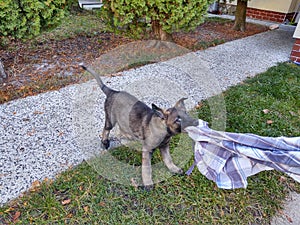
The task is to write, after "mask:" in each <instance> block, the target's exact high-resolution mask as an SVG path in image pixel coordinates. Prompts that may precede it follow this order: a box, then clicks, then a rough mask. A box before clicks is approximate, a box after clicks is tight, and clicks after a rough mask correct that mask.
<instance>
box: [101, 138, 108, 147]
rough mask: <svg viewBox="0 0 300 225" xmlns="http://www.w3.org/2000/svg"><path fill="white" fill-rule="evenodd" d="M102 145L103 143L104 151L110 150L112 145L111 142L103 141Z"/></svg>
mask: <svg viewBox="0 0 300 225" xmlns="http://www.w3.org/2000/svg"><path fill="white" fill-rule="evenodd" d="M101 143H102V147H103V148H104V149H108V148H109V145H110V141H109V140H103V141H101Z"/></svg>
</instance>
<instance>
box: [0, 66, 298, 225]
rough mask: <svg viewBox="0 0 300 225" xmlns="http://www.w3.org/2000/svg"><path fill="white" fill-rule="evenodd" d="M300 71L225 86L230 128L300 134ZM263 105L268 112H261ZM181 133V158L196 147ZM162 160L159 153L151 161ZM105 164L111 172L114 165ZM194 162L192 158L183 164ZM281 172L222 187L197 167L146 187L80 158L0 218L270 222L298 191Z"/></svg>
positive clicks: (204, 110)
mask: <svg viewBox="0 0 300 225" xmlns="http://www.w3.org/2000/svg"><path fill="white" fill-rule="evenodd" d="M299 78H300V68H299V67H297V66H295V65H293V64H287V63H285V64H280V65H278V66H276V67H273V68H271V69H269V70H268V71H267V72H265V73H263V74H260V75H258V76H257V77H255V78H253V79H249V80H247V81H245V82H244V84H243V85H239V86H236V87H232V88H230V89H229V90H228V91H226V92H224V93H223V95H224V97H225V101H226V107H227V130H228V131H234V132H251V133H256V134H259V135H266V136H280V135H286V136H300V133H299V125H300V124H299V116H300V110H299V109H300V105H299V104H300V99H299V98H300V79H299ZM264 109H268V110H269V113H267V114H265V113H263V111H262V110H264ZM199 117H200V118H201V119H204V120H206V121H211V118H210V110H209V105H208V101H204V102H203V106H202V107H201V108H200V109H199ZM267 120H272V121H273V123H272V124H267V123H266V121H267ZM182 140H183V144H184V143H185V142H186V138H185V137H181V136H177V137H176V138H175V139H174V141H173V142H172V152H173V153H172V154H173V155H174V158H175V161H176V162H177V163H180V162H181V161H183V158H182V156H179V157H176V156H178V154H179V152H180V151H182V152H187V151H191V149H189V147H187V146H188V145H187V146H184V147H182V143H181V142H182ZM106 154H108V153H106ZM111 154H112V155H113V156H114V157H115V158H117V159H118V160H120V161H124V162H126V164H127V165H132V166H133V167H138V166H139V165H140V164H141V157H140V154H139V152H137V151H132V150H130V148H128V147H122V148H119V149H116V150H113V151H112V152H111ZM179 155H180V154H179ZM183 155H184V154H183ZM160 161H161V159H160V156H159V154H158V153H155V155H154V160H153V163H154V164H155V163H159V162H160ZM106 163H107V172H110V171H111V170H113V169H114V165H113V164H111V163H110V162H106ZM191 164H192V159H189V160H188V163H186V164H185V165H184V168H185V169H188V168H189V166H190V165H191ZM100 174H102V175H100ZM282 176H284V175H283V174H282V173H279V172H275V171H266V172H261V173H259V174H258V175H255V176H253V177H250V178H249V179H248V182H249V185H248V187H247V189H237V190H221V189H218V188H217V187H216V185H215V184H214V183H213V182H212V181H209V180H207V179H206V178H205V177H204V176H203V175H201V174H200V173H199V172H198V171H197V169H195V170H194V171H193V173H192V175H191V176H189V177H188V176H172V177H170V178H168V179H166V180H165V181H163V182H160V183H157V184H156V185H155V188H154V190H153V191H151V192H145V191H143V190H142V189H140V188H136V187H134V186H128V185H121V184H118V183H116V182H113V181H110V179H105V177H106V175H105V174H103V173H97V172H96V171H95V170H94V169H92V167H91V166H89V165H88V164H87V163H82V164H81V165H79V166H77V167H76V168H74V169H71V170H69V171H66V172H64V173H62V174H61V175H60V176H58V177H57V179H56V180H55V181H53V182H49V181H48V182H44V183H43V184H42V185H41V186H40V187H35V189H34V190H32V191H31V192H29V193H28V194H25V195H24V196H23V197H22V198H19V199H17V200H15V201H13V202H11V203H10V204H9V205H6V206H4V207H2V208H0V223H2V224H6V223H8V224H9V223H12V222H14V223H16V224H268V223H269V220H270V218H271V217H272V216H273V215H274V214H275V213H276V210H278V209H279V208H280V207H281V203H282V201H283V200H284V198H285V196H286V195H287V193H288V190H290V189H293V190H296V191H300V185H299V184H296V183H295V182H293V181H292V180H291V179H290V178H284V179H283V178H282ZM14 217H15V218H14Z"/></svg>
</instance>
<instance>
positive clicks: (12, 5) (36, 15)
mask: <svg viewBox="0 0 300 225" xmlns="http://www.w3.org/2000/svg"><path fill="white" fill-rule="evenodd" d="M66 4H67V3H66V0H5V1H1V2H0V36H2V37H3V36H11V37H15V38H30V37H32V36H36V35H38V34H39V33H40V32H41V31H42V30H44V29H49V28H51V27H54V26H56V25H58V24H59V23H60V21H61V20H62V18H64V16H65V14H66V12H67V7H66Z"/></svg>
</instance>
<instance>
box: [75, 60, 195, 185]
mask: <svg viewBox="0 0 300 225" xmlns="http://www.w3.org/2000/svg"><path fill="white" fill-rule="evenodd" d="M80 65H81V67H82V68H83V69H85V70H86V71H88V72H89V73H91V74H92V75H93V76H94V77H95V78H96V80H97V83H98V84H99V86H100V88H101V90H102V91H103V92H104V94H105V95H106V99H105V103H104V110H105V125H104V129H103V132H102V141H101V142H102V144H103V147H104V148H105V149H108V148H109V144H110V143H109V133H110V131H111V130H112V129H113V127H114V126H115V125H116V124H118V126H119V128H120V131H121V133H123V134H124V135H125V136H126V137H130V138H131V139H136V140H140V141H141V143H142V146H143V147H142V180H143V184H144V187H145V189H146V190H151V189H152V188H153V181H152V169H151V156H152V153H153V151H154V150H155V149H156V148H159V150H160V153H161V156H162V158H163V161H164V163H165V165H166V167H167V168H168V169H169V170H170V171H171V172H172V173H174V174H182V173H183V170H182V169H181V168H179V167H177V166H176V165H175V164H174V163H173V161H172V158H171V155H170V151H169V143H170V139H171V137H172V136H174V135H176V134H178V133H181V131H182V130H184V129H185V128H186V127H188V126H197V125H198V120H197V119H194V118H192V117H190V116H189V115H188V113H187V111H186V107H185V105H184V100H186V98H182V99H180V100H179V101H178V102H177V103H176V104H175V106H174V107H172V108H169V109H167V110H164V109H161V108H159V107H158V106H156V105H155V104H152V108H150V107H149V106H147V105H146V104H145V103H143V102H141V101H139V100H138V99H137V98H136V97H134V96H133V95H131V94H129V93H127V92H125V91H116V90H113V89H111V88H109V87H107V86H106V85H105V84H104V83H103V82H102V80H101V78H100V75H99V74H97V73H96V72H95V71H94V70H93V69H91V68H89V67H86V66H85V65H83V64H80Z"/></svg>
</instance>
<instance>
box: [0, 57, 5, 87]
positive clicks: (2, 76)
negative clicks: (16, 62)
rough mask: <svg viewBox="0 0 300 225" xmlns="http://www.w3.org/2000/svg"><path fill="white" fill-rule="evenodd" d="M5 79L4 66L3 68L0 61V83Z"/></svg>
mask: <svg viewBox="0 0 300 225" xmlns="http://www.w3.org/2000/svg"><path fill="white" fill-rule="evenodd" d="M6 78H7V75H6V73H5V71H4V66H3V63H2V61H1V59H0V82H1V81H2V80H3V79H6Z"/></svg>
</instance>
